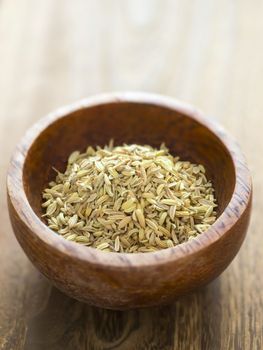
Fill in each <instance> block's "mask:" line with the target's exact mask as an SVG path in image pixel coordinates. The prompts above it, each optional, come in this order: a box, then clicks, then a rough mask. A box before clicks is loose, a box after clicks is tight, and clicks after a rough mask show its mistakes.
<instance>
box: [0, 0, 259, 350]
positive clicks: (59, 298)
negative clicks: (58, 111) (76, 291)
mask: <svg viewBox="0 0 263 350" xmlns="http://www.w3.org/2000/svg"><path fill="white" fill-rule="evenodd" d="M262 16H263V2H262V1H261V0H253V1H249V0H220V1H219V0H218V1H217V0H214V1H209V0H184V1H180V0H122V1H121V0H96V1H95V0H93V1H92V0H74V1H70V0H56V1H54V0H38V1H35V0H0V148H1V150H2V155H1V157H0V169H1V172H0V181H1V182H0V208H1V211H0V212H1V214H0V215H1V225H0V247H1V252H0V286H1V287H0V349H24V348H25V349H33V350H38V349H43V350H44V349H62V348H63V349H78V348H79V349H104V348H105V349H106V348H107V349H148V348H149V349H261V348H262V347H263V340H262V339H263V334H262V332H263V331H262V329H263V316H262V312H261V311H260V310H262V307H263V296H262V293H261V291H262V286H263V278H262V269H263V259H262V256H263V249H262V244H261V241H262V229H263V224H262V220H261V216H262V214H261V209H263V199H262V185H261V184H262V168H263V158H262V156H261V154H262V151H263V140H262V139H263V138H262V126H263V123H262V119H263V117H262V111H263V96H262V88H263V40H262V36H263V21H262ZM122 90H141V91H148V92H156V93H161V94H165V95H170V96H173V97H176V98H178V99H182V100H184V101H186V102H190V103H192V104H194V105H195V106H197V107H198V108H200V109H202V110H203V111H204V113H205V114H206V115H208V116H209V117H213V118H216V119H217V120H218V121H220V123H221V124H223V126H224V127H225V128H226V129H228V130H229V131H230V132H231V133H232V134H233V135H234V136H235V137H236V139H237V140H238V142H239V143H240V144H241V147H242V150H243V151H244V153H245V155H246V156H247V159H248V163H249V167H250V169H251V170H252V175H253V181H254V189H255V191H254V192H255V198H254V210H253V216H252V223H251V226H250V230H249V232H248V237H247V239H246V241H245V243H244V245H243V247H242V250H241V251H240V253H239V255H238V257H237V258H236V259H235V261H234V262H233V263H232V264H231V266H230V267H229V268H228V269H227V270H226V271H225V272H224V273H223V275H222V276H221V277H220V278H219V279H217V280H216V281H215V282H213V283H212V284H210V285H209V286H208V287H206V288H205V289H204V290H203V291H201V292H198V293H196V294H194V295H192V296H189V297H186V298H185V299H182V300H180V301H179V302H177V303H175V304H174V305H171V306H169V307H162V308H154V309H149V310H137V311H130V312H127V313H118V312H109V311H105V310H99V309H95V308H90V307H88V306H85V305H82V304H80V303H78V302H76V301H73V300H71V299H69V298H67V297H65V296H63V295H62V294H61V293H60V292H58V291H56V290H55V289H54V288H51V287H50V285H49V283H47V282H46V281H45V280H44V279H43V278H42V277H41V276H40V275H39V273H38V272H36V270H35V269H34V268H33V267H32V265H31V264H30V263H29V262H28V260H27V259H26V258H25V256H24V254H23V253H22V250H21V249H20V247H19V246H18V244H17V243H16V241H15V239H14V237H13V234H12V231H11V227H10V224H9V220H8V214H7V208H6V198H5V177H6V169H7V166H8V162H9V158H10V155H11V152H12V150H13V148H14V146H15V144H16V143H17V142H18V140H19V138H20V137H21V136H22V135H23V134H24V132H25V130H26V129H27V128H28V127H29V126H30V125H31V124H32V123H33V122H35V121H36V120H38V119H39V118H40V117H42V116H43V115H45V114H46V113H48V112H49V111H52V110H53V109H54V108H57V107H59V106H61V105H64V104H69V103H71V102H74V101H76V100H78V99H81V98H83V97H87V96H90V95H92V94H96V93H101V92H107V91H122ZM222 166H223V165H222Z"/></svg>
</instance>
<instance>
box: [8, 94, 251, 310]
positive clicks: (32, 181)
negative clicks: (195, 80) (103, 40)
mask: <svg viewBox="0 0 263 350" xmlns="http://www.w3.org/2000/svg"><path fill="white" fill-rule="evenodd" d="M111 138H113V139H114V140H115V143H116V144H122V143H124V142H126V143H128V144H129V143H139V144H150V145H152V146H158V145H160V144H161V143H162V142H165V144H166V145H167V146H168V148H169V149H170V151H171V152H172V153H174V154H175V155H179V156H180V157H181V158H182V159H189V160H192V161H194V162H197V163H201V164H204V166H205V167H206V169H207V171H208V176H210V178H211V179H212V181H213V185H214V188H215V193H216V198H217V202H218V208H219V209H218V210H219V213H218V215H219V217H218V219H217V221H216V222H215V224H213V225H212V226H211V228H210V229H209V230H208V231H207V232H206V233H204V234H202V235H200V236H198V237H197V238H196V239H195V240H191V241H188V242H186V243H184V244H181V245H178V246H176V247H174V248H169V249H165V250H162V251H159V252H155V253H148V254H146V253H138V254H127V253H126V254H125V253H103V252H101V251H99V250H96V249H93V248H90V247H84V246H81V245H79V244H77V243H75V242H69V241H67V240H65V239H63V237H61V236H59V235H56V234H54V232H52V231H51V230H50V229H49V228H48V227H47V226H46V225H45V222H43V221H44V220H43V218H42V217H41V215H42V213H43V211H42V208H41V193H42V191H43V189H44V188H45V187H46V184H47V183H48V181H50V174H51V170H52V166H54V167H56V168H58V169H60V170H63V166H64V167H65V166H66V160H67V157H68V154H70V153H71V152H73V151H74V150H76V149H78V150H81V151H82V150H84V149H85V148H86V147H87V145H89V144H90V145H101V146H102V145H104V144H106V143H107V142H108V141H109V140H110V139H111ZM7 189H8V204H9V213H10V219H11V223H12V226H13V229H14V232H15V234H16V237H17V239H18V241H19V243H20V244H21V246H22V248H23V249H24V251H25V253H26V254H27V255H28V257H29V259H30V260H31V261H32V262H33V263H34V264H35V266H36V267H37V268H38V269H39V270H40V271H41V272H42V273H43V274H44V275H45V276H47V277H48V278H49V279H50V280H51V282H53V283H54V285H55V286H57V287H58V288H59V289H61V290H62V291H64V292H65V293H66V294H68V295H69V296H72V297H74V298H76V299H78V300H80V301H85V302H87V303H89V304H92V305H95V306H99V307H105V308H110V309H132V308H138V307H145V306H152V305H161V304H165V303H168V302H171V301H173V300H175V299H176V298H177V297H179V296H182V295H185V294H188V293H189V292H192V291H194V290H195V289H197V288H198V287H200V286H203V285H204V284H206V283H208V282H209V281H211V280H212V279H214V278H215V277H217V276H218V275H219V274H220V273H221V272H222V271H223V270H224V269H225V268H226V267H227V265H228V264H229V263H230V262H231V261H232V259H233V258H234V256H235V255H236V253H237V252H238V250H239V248H240V246H241V244H242V242H243V239H244V236H245V234H246V231H247V227H248V222H249V217H250V210H251V198H252V188H251V180H250V174H249V171H248V169H247V166H246V163H245V160H244V158H243V155H242V154H241V152H240V150H239V148H238V146H237V145H236V144H235V142H234V141H233V140H232V139H231V138H230V137H229V136H228V135H227V133H226V132H225V131H224V130H223V129H222V128H221V127H220V126H218V125H217V124H215V123H212V122H211V121H209V120H206V119H205V118H204V117H203V116H202V115H201V113H200V112H197V111H196V110H195V109H193V108H191V107H188V106H185V105H184V104H182V103H180V102H177V101H175V100H173V99H170V98H165V97H161V96H158V95H153V94H145V93H144V94H142V93H119V94H108V95H101V96H97V97H92V98H90V99H86V100H83V101H80V102H78V103H76V104H75V105H73V106H69V107H65V108H63V109H61V110H59V111H56V112H54V113H51V114H50V115H49V116H47V117H46V118H44V119H42V120H41V121H39V123H37V124H35V125H34V126H33V127H32V128H31V129H30V130H29V131H28V132H27V134H26V135H25V137H24V138H23V139H22V141H21V142H20V143H19V145H18V146H17V148H16V150H15V152H14V155H13V157H12V159H11V163H10V168H9V170H8V176H7ZM222 252H224V254H222Z"/></svg>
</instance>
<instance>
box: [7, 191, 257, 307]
mask: <svg viewBox="0 0 263 350" xmlns="http://www.w3.org/2000/svg"><path fill="white" fill-rule="evenodd" d="M8 204H9V214H10V218H11V223H12V227H13V230H14V232H15V235H16V237H17V239H18V241H19V243H20V245H21V247H22V248H23V250H24V251H25V253H26V254H27V256H28V258H29V259H30V260H31V261H32V263H33V264H34V265H35V266H36V267H37V268H38V269H39V270H40V271H41V272H42V273H43V274H44V275H45V276H46V277H47V278H48V279H49V280H50V281H51V282H52V283H53V284H54V285H55V286H56V287H57V288H59V289H60V290H61V291H63V292H64V293H66V294H67V295H69V296H70V297H73V298H76V299H78V300H80V301H83V302H86V303H89V304H91V305H95V306H99V307H104V308H109V309H131V308H137V307H147V306H153V305H160V304H166V303H169V302H172V301H173V300H175V299H176V298H178V297H180V296H181V295H184V294H187V293H191V292H192V291H194V290H195V289H196V288H198V287H201V286H203V285H205V284H206V283H208V282H209V281H211V280H213V279H214V278H215V277H217V276H218V275H219V274H220V273H221V272H222V271H223V270H224V269H225V268H226V267H227V266H228V264H229V263H230V262H231V260H232V259H233V258H234V257H235V255H236V253H237V252H238V250H239V248H240V246H241V244H242V242H243V240H244V237H245V234H246V231H247V228H248V223H249V218H250V211H251V198H250V202H249V205H248V206H247V208H246V209H245V211H244V212H243V213H242V215H241V217H240V218H239V220H238V221H237V222H236V224H235V225H234V226H233V227H232V228H231V229H230V230H228V231H227V232H226V234H224V235H223V236H221V237H219V239H218V240H217V241H216V242H213V243H211V245H209V246H208V247H204V249H201V250H199V251H197V252H193V253H192V254H189V255H187V256H185V257H182V258H181V259H176V260H173V259H171V260H170V261H167V262H165V263H160V264H158V259H157V255H156V264H154V265H149V266H141V267H135V266H120V267H118V266H108V267H107V266H105V265H104V266H102V265H100V264H97V263H96V261H94V263H91V262H88V261H83V260H82V259H76V258H74V257H72V256H71V255H68V254H63V252H61V251H60V250H58V249H56V247H52V246H50V245H46V244H45V243H44V242H43V241H42V240H40V239H38V237H37V236H36V235H35V233H34V232H33V231H32V230H30V229H29V228H28V226H26V225H25V224H24V222H23V221H22V220H21V219H20V216H19V214H18V213H17V211H16V209H15V208H14V206H13V204H12V201H11V200H10V198H9V200H8ZM61 239H62V240H63V238H61ZM73 244H76V243H73ZM88 249H93V248H88ZM173 249H174V248H170V250H171V257H172V254H173V252H172V251H173ZM104 254H107V253H104ZM111 254H113V253H111ZM144 254H147V253H144ZM150 254H152V253H150Z"/></svg>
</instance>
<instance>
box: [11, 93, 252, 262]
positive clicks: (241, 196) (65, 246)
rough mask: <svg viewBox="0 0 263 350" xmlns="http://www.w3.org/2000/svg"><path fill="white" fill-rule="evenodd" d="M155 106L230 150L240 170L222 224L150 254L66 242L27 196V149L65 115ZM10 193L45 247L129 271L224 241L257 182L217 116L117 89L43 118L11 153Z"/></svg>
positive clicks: (22, 217)
mask: <svg viewBox="0 0 263 350" xmlns="http://www.w3.org/2000/svg"><path fill="white" fill-rule="evenodd" d="M127 102H128V103H135V104H138V103H139V104H149V105H153V106H156V107H163V108H168V109H171V110H175V111H177V112H179V113H182V114H183V115H186V116H187V117H189V118H191V119H194V120H195V121H197V122H198V123H199V124H201V125H203V126H204V127H206V128H207V129H209V131H210V132H211V133H213V134H214V135H215V136H216V137H217V138H218V139H219V140H220V141H221V142H222V144H223V145H224V146H225V148H226V149H227V151H228V152H229V154H230V156H231V159H232V162H233V165H234V170H235V187H234V191H233V194H232V196H231V199H230V201H229V203H228V205H227V206H226V208H225V210H224V211H223V212H222V214H221V215H220V216H219V217H218V218H217V220H216V222H215V223H214V224H213V225H212V226H211V227H210V228H209V229H208V230H207V231H206V232H204V233H202V234H200V235H198V236H197V237H196V238H195V239H193V240H190V241H187V242H184V243H182V244H180V245H178V246H175V247H173V248H167V249H163V250H160V251H157V252H149V253H136V254H131V253H115V252H102V251H100V250H98V249H94V248H91V247H86V246H82V245H80V244H78V243H75V242H70V241H67V240H65V239H64V238H63V237H61V236H59V235H57V234H54V232H53V231H52V230H51V229H50V228H49V227H48V226H47V225H45V224H44V223H43V222H42V221H41V220H40V218H39V217H38V216H37V214H36V213H35V212H34V210H33V209H32V208H31V206H30V203H29V201H28V199H27V196H26V193H25V190H24V184H23V168H24V163H25V160H26V157H27V153H28V151H29V149H30V148H31V146H32V144H33V143H34V141H35V140H36V139H37V138H38V136H39V135H40V134H41V133H42V132H43V131H44V130H45V129H46V128H47V127H49V126H50V125H51V124H52V123H54V122H55V121H57V120H59V119H61V118H64V117H66V116H68V115H70V114H72V113H74V112H76V111H78V110H81V109H86V108H90V107H94V106H97V105H105V104H106V105H107V104H112V103H116V104H118V103H127ZM7 191H8V196H9V200H10V202H11V204H12V206H13V208H14V209H15V211H16V214H17V215H18V217H19V219H20V220H21V221H22V222H23V224H24V225H26V227H27V228H28V229H29V230H30V231H31V232H32V233H33V234H35V235H36V236H37V238H38V239H40V240H41V241H42V243H44V244H45V245H48V246H50V247H51V248H52V249H54V250H56V251H58V252H59V253H60V254H62V255H67V256H69V257H71V258H74V259H77V260H79V261H81V262H83V263H89V264H93V265H96V266H98V267H99V266H102V267H103V266H104V267H106V266H107V267H108V268H118V269H125V268H127V267H137V268H139V267H143V266H144V267H145V266H154V265H160V264H165V263H167V262H171V261H175V260H179V259H183V258H186V257H189V256H190V255H192V254H195V253H197V252H199V251H201V250H203V249H205V248H207V247H208V246H209V245H211V244H214V243H215V242H216V241H218V240H219V239H221V238H222V237H223V236H224V235H225V234H226V233H227V232H228V231H229V230H230V229H231V228H232V227H233V226H234V225H235V224H236V223H237V222H238V220H239V219H240V218H241V217H242V215H243V213H244V211H245V209H246V208H247V206H248V205H249V203H250V200H251V195H252V182H251V176H250V172H249V170H248V167H247V165H246V161H245V158H244V155H243V154H242V152H241V150H240V148H239V146H238V144H237V143H236V141H235V140H234V139H233V138H232V137H231V136H230V135H229V134H228V133H227V132H226V131H225V130H224V129H223V128H222V127H221V126H220V125H219V124H218V123H217V122H216V121H214V120H212V119H208V118H205V117H204V116H203V114H202V113H201V112H200V111H199V110H198V109H196V108H194V107H192V106H190V105H188V104H186V103H184V102H181V101H178V100H176V99H174V98H172V97H167V96H162V95H158V94H152V93H146V92H114V93H106V94H99V95H95V96H92V97H88V98H85V99H82V100H80V101H77V102H75V103H73V104H70V105H67V106H65V107H62V108H59V109H57V110H55V111H54V112H51V113H49V114H48V115H47V116H45V117H44V118H42V119H40V120H39V121H37V122H36V123H35V124H34V125H33V126H32V127H31V128H30V129H29V130H28V131H27V132H26V134H25V135H24V137H23V138H22V139H21V140H20V142H19V143H18V144H17V146H16V148H15V150H14V152H13V155H12V157H11V161H10V165H9V169H8V173H7Z"/></svg>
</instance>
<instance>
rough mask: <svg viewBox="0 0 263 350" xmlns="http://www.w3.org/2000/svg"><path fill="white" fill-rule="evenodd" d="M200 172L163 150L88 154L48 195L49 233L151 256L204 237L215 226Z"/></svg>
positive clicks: (76, 157)
mask: <svg viewBox="0 0 263 350" xmlns="http://www.w3.org/2000/svg"><path fill="white" fill-rule="evenodd" d="M213 193H214V190H213V188H212V185H211V182H209V181H208V180H207V178H206V176H205V169H204V167H203V166H202V165H196V164H192V163H190V162H188V161H180V160H179V158H178V157H173V156H172V155H171V154H170V153H169V150H168V149H167V148H166V147H165V146H164V145H162V146H161V147H160V149H155V148H152V147H150V146H140V145H136V144H133V145H123V146H117V147H114V146H113V142H112V141H111V142H110V144H109V145H108V146H105V147H104V148H101V147H97V148H96V149H94V148H92V147H88V148H87V150H86V152H85V153H80V152H79V151H76V152H73V153H72V154H71V155H70V157H69V159H68V164H67V168H66V171H65V173H60V172H58V171H57V177H56V180H55V181H52V182H51V183H50V184H49V188H47V189H45V190H44V192H43V199H44V203H43V204H42V206H43V208H44V210H45V214H44V216H46V217H47V221H48V226H49V227H50V228H51V229H52V230H54V231H56V232H58V234H60V235H61V236H63V237H64V238H65V239H67V240H69V241H75V242H79V243H80V244H83V245H86V246H91V247H94V248H98V249H100V250H103V251H109V252H127V253H136V252H153V251H157V250H160V249H163V248H169V247H173V246H176V245H178V244H180V243H183V242H185V241H187V240H188V239H191V238H194V237H196V236H197V235H198V234H200V233H202V232H204V231H206V230H207V229H208V228H209V227H210V226H211V224H213V223H214V221H215V220H216V211H215V207H216V204H215V198H214V195H213Z"/></svg>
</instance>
